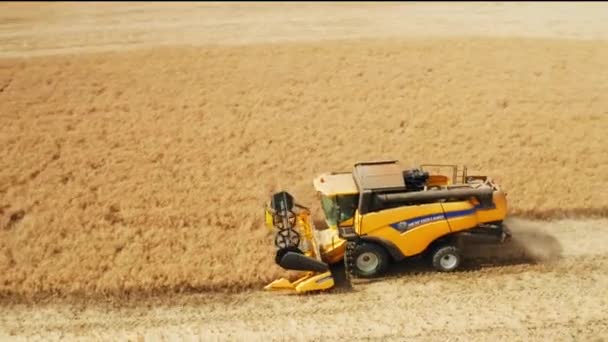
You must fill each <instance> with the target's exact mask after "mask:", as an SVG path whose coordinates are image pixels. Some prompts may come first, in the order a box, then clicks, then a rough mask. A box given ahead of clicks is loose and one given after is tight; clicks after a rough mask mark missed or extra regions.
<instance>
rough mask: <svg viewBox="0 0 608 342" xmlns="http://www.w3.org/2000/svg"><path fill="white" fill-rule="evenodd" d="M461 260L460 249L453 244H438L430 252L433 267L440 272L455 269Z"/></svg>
mask: <svg viewBox="0 0 608 342" xmlns="http://www.w3.org/2000/svg"><path fill="white" fill-rule="evenodd" d="M461 261H462V256H461V255H460V250H459V249H458V248H457V247H456V246H453V245H444V246H439V247H437V248H436V249H435V251H434V252H433V254H432V262H433V267H434V268H435V269H436V270H437V271H440V272H452V271H454V270H456V269H457V268H458V267H459V266H460V263H461Z"/></svg>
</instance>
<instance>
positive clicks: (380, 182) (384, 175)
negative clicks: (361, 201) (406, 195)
mask: <svg viewBox="0 0 608 342" xmlns="http://www.w3.org/2000/svg"><path fill="white" fill-rule="evenodd" d="M353 177H354V178H355V182H356V183H357V186H358V187H359V191H364V190H392V189H394V190H400V189H405V181H404V179H403V168H402V166H401V165H400V164H399V163H398V162H397V161H396V160H388V161H378V162H359V163H356V164H355V168H354V170H353Z"/></svg>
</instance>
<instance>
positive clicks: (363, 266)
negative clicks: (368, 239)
mask: <svg viewBox="0 0 608 342" xmlns="http://www.w3.org/2000/svg"><path fill="white" fill-rule="evenodd" d="M389 262H390V260H389V256H388V253H386V250H385V249H384V248H383V247H381V246H378V245H376V244H373V243H365V242H353V241H349V242H348V243H347V246H346V252H345V255H344V263H345V266H346V270H347V272H348V273H349V275H350V276H352V277H354V278H358V277H362V278H368V277H373V276H375V275H378V274H381V273H383V272H385V271H386V270H387V268H388V265H389Z"/></svg>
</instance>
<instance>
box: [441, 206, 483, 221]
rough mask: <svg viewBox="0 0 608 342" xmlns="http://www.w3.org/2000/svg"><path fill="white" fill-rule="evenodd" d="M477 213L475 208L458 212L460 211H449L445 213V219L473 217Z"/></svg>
mask: <svg viewBox="0 0 608 342" xmlns="http://www.w3.org/2000/svg"><path fill="white" fill-rule="evenodd" d="M475 211H476V209H475V208H473V209H465V210H458V211H448V212H447V213H445V218H447V219H451V218H454V217H459V216H467V215H473V214H475Z"/></svg>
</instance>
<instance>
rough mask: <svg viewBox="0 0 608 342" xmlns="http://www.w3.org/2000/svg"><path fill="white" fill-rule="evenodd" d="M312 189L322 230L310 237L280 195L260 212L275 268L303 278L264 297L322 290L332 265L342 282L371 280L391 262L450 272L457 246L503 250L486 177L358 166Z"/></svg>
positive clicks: (493, 192)
mask: <svg viewBox="0 0 608 342" xmlns="http://www.w3.org/2000/svg"><path fill="white" fill-rule="evenodd" d="M438 167H439V168H441V167H448V168H449V169H450V170H451V173H452V177H451V179H450V177H449V176H446V175H444V174H440V173H431V172H429V171H427V170H433V169H434V168H438ZM459 170H462V171H460V172H459ZM313 185H314V188H315V190H316V191H317V193H318V194H319V197H320V201H321V208H322V210H323V214H324V216H325V220H326V222H327V226H328V228H327V229H324V230H317V229H315V227H314V224H313V222H312V219H311V211H310V210H309V209H308V208H306V207H304V206H301V205H299V204H297V203H296V202H295V200H294V198H293V197H292V196H291V195H290V194H289V193H287V192H279V193H276V194H274V195H273V196H272V199H271V202H270V205H269V206H267V208H266V222H267V224H268V226H269V227H270V228H271V229H273V230H275V241H274V242H275V246H276V248H277V252H276V258H275V260H276V263H277V264H278V265H280V266H281V267H283V268H284V269H287V270H296V271H303V272H305V273H304V274H303V275H302V276H301V277H300V278H299V279H297V280H296V281H294V282H290V281H289V280H287V279H284V278H282V279H279V280H276V281H274V282H272V283H270V284H269V285H267V286H266V289H269V290H276V289H290V290H295V291H296V292H307V291H319V290H326V289H329V288H331V287H333V286H334V279H333V277H332V275H331V272H330V265H332V264H335V263H339V262H344V265H345V270H346V272H347V275H348V276H347V279H349V278H350V277H372V276H375V275H378V274H381V273H382V272H384V271H386V269H387V268H388V266H389V264H390V263H391V262H396V261H400V260H403V259H405V258H408V257H412V256H416V255H421V254H426V255H428V256H429V260H431V264H432V266H433V267H434V268H436V269H437V270H439V271H444V272H447V271H453V270H455V269H456V268H457V267H458V266H459V265H460V262H461V255H460V248H461V240H462V238H465V237H467V238H471V237H473V238H481V239H482V240H484V241H487V240H488V238H489V239H490V240H493V241H498V242H503V241H504V240H505V239H506V238H507V237H509V236H510V233H509V232H508V230H507V229H506V227H505V226H504V225H503V222H502V221H503V219H504V218H505V216H506V211H507V207H506V198H505V194H504V192H503V191H502V190H501V189H500V188H499V187H498V185H497V184H495V183H494V182H493V181H492V180H491V179H489V178H488V177H486V176H468V175H467V172H466V168H461V169H460V168H458V167H456V166H453V165H432V164H427V165H424V166H419V167H417V168H410V169H404V168H403V167H401V166H400V164H399V163H398V162H397V161H394V160H393V161H376V162H362V163H356V164H355V166H354V168H353V170H352V172H341V173H325V174H322V175H320V176H319V177H317V178H315V179H314V181H313Z"/></svg>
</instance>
